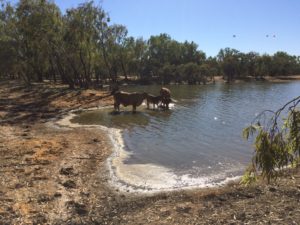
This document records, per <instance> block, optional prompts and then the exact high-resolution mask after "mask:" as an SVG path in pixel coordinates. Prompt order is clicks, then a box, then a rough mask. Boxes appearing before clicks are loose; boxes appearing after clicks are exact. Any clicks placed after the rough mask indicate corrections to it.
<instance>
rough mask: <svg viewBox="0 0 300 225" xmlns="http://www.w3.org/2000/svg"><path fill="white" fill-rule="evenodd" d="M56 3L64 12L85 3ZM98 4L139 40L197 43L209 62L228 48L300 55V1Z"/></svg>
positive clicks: (107, 0)
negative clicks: (158, 37)
mask: <svg viewBox="0 0 300 225" xmlns="http://www.w3.org/2000/svg"><path fill="white" fill-rule="evenodd" d="M54 2H55V3H56V4H57V5H58V6H59V7H60V8H61V10H62V11H63V12H64V11H65V10H66V9H67V8H70V7H76V6H77V5H78V4H80V3H83V2H85V0H68V1H63V0H54ZM95 2H96V4H100V5H101V6H102V8H103V9H104V11H106V12H108V13H109V15H110V18H111V21H112V22H113V23H116V24H122V25H125V26H126V27H127V29H128V34H129V35H130V36H133V37H143V38H144V39H148V38H149V37H150V36H151V35H158V34H160V33H167V34H169V35H170V36H171V37H172V38H173V39H175V40H177V41H180V42H183V41H185V40H188V41H194V42H195V43H197V44H198V46H199V47H198V48H199V50H202V51H204V52H205V53H206V54H207V56H215V55H217V54H218V52H219V50H220V49H221V48H225V47H230V48H235V49H237V50H240V51H242V52H249V51H255V52H258V53H260V54H263V53H268V54H273V53H275V52H277V51H285V52H288V53H289V54H292V55H300V29H299V28H300V0H102V1H95ZM267 35H268V37H267ZM234 36H235V37H234ZM273 36H275V37H273Z"/></svg>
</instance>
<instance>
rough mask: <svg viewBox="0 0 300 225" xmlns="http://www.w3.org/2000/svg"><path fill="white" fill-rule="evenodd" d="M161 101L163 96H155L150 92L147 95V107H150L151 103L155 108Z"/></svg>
mask: <svg viewBox="0 0 300 225" xmlns="http://www.w3.org/2000/svg"><path fill="white" fill-rule="evenodd" d="M160 102H161V96H160V95H159V96H154V95H150V94H148V96H147V108H148V109H149V105H150V103H152V104H153V109H154V108H155V105H158V104H159V103H160Z"/></svg>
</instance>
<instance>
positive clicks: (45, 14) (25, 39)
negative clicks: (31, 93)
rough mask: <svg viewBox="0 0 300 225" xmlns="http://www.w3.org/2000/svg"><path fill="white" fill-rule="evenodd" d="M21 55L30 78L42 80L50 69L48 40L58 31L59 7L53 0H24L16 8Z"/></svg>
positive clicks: (54, 36)
mask: <svg viewBox="0 0 300 225" xmlns="http://www.w3.org/2000/svg"><path fill="white" fill-rule="evenodd" d="M15 17H16V18H15V26H16V38H17V43H18V57H19V59H20V64H21V65H22V67H23V68H22V69H23V70H24V71H25V76H26V78H27V81H28V82H30V81H31V80H34V81H40V82H41V81H43V79H44V76H45V75H46V74H47V73H48V72H49V68H50V64H49V54H51V48H50V45H49V43H51V42H54V39H55V38H56V37H57V36H58V35H59V34H58V30H59V26H60V25H61V21H60V10H59V8H58V7H57V6H56V5H55V4H54V3H52V2H50V1H45V0H21V1H20V2H19V3H18V4H17V7H16V11H15Z"/></svg>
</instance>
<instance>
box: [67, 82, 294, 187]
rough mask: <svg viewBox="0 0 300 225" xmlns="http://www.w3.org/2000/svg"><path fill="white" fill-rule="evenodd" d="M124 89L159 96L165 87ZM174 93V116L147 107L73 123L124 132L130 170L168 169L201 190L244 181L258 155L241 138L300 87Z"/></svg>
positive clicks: (221, 87) (85, 116)
mask: <svg viewBox="0 0 300 225" xmlns="http://www.w3.org/2000/svg"><path fill="white" fill-rule="evenodd" d="M123 89H124V90H126V91H141V92H142V91H146V92H148V93H151V94H155V95H157V94H158V93H159V89H160V86H138V87H126V88H123ZM169 89H170V90H171V92H172V97H173V98H174V99H176V100H177V102H176V103H175V104H174V106H173V107H171V110H169V111H161V110H147V109H146V106H145V105H143V106H140V107H139V108H138V112H137V113H136V114H132V113H131V107H127V108H121V113H120V114H114V113H112V108H109V109H101V110H95V111H89V112H83V113H81V114H79V115H78V116H76V117H75V118H74V119H73V120H72V122H76V123H80V124H100V125H104V126H107V127H114V128H120V129H122V130H123V133H122V135H123V139H124V143H125V150H126V151H128V152H130V153H131V154H130V155H129V157H128V158H126V159H125V161H124V164H126V165H137V164H138V165H141V164H142V165H148V164H151V165H157V166H160V167H163V168H167V170H168V171H171V172H172V174H175V175H176V176H177V177H183V176H184V177H188V179H190V182H189V181H188V179H185V181H184V182H185V183H184V184H183V185H182V186H189V185H195V184H196V185H197V182H193V180H195V179H196V180H197V179H198V178H209V179H208V180H206V182H209V183H218V182H220V181H223V180H225V179H226V178H228V177H235V176H238V175H241V174H242V173H243V171H244V169H245V168H246V166H247V164H248V163H249V162H250V160H251V157H252V153H253V149H252V147H251V143H249V142H247V141H245V140H244V139H243V138H242V130H243V128H245V127H246V126H247V125H249V123H250V122H251V121H252V120H253V119H254V117H255V116H256V115H257V114H258V113H259V112H261V111H262V110H265V109H273V110H275V109H277V108H279V107H280V106H282V105H283V104H284V103H285V102H287V101H288V100H290V99H292V98H294V97H296V96H298V95H300V82H290V83H266V82H253V83H242V84H232V85H228V84H222V83H218V84H215V85H206V86H188V85H182V86H170V87H169ZM160 175H161V174H156V175H155V174H154V176H157V177H158V178H159V176H160ZM139 176H143V171H141V174H140V175H139ZM144 179H145V180H146V181H147V177H144ZM162 182H163V181H162ZM181 182H183V180H181ZM150 183H151V182H150ZM173 185H174V184H173ZM177 186H180V185H178V184H177ZM148 188H151V187H149V186H148Z"/></svg>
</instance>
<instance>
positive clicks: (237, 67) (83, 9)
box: [0, 0, 300, 88]
mask: <svg viewBox="0 0 300 225" xmlns="http://www.w3.org/2000/svg"><path fill="white" fill-rule="evenodd" d="M0 3H1V4H0V62H1V63H0V79H4V80H8V79H18V80H22V81H25V82H26V83H27V84H28V85H29V84H31V83H32V82H42V81H43V80H50V81H53V82H57V81H59V82H62V83H65V84H68V85H69V87H70V88H75V87H80V88H88V87H91V86H97V87H101V86H102V85H103V84H105V83H109V82H122V81H125V82H130V81H131V80H133V81H139V82H143V83H151V82H159V83H164V84H168V83H188V84H206V82H207V81H214V76H216V75H223V76H224V79H226V80H227V81H228V82H231V81H233V80H234V79H236V78H246V77H248V76H254V77H256V78H257V79H263V77H264V76H266V75H271V76H285V75H291V74H299V73H300V57H297V56H291V55H288V54H287V53H285V52H277V53H275V54H274V55H273V56H270V55H262V56H260V55H259V54H258V53H255V52H249V53H242V52H239V51H238V50H236V49H230V48H225V49H221V50H220V52H219V54H218V55H217V56H216V57H208V58H207V57H206V55H205V53H204V52H202V51H201V50H199V49H198V45H197V44H196V43H194V42H193V41H192V42H188V41H185V42H178V41H176V40H174V39H172V38H171V37H170V36H169V35H168V34H164V33H163V34H159V35H155V36H151V37H150V38H149V39H148V40H144V39H142V38H133V37H130V36H128V31H127V28H126V27H125V26H123V25H119V24H113V23H111V20H110V18H109V16H108V14H107V13H106V12H105V11H104V10H103V9H102V8H101V6H97V5H95V4H94V3H93V1H90V2H85V3H83V4H80V5H78V6H77V7H75V8H70V9H67V10H66V12H65V13H64V14H63V13H61V11H60V9H59V8H58V7H57V5H56V4H55V3H54V2H53V1H51V0H19V1H18V2H17V3H16V4H14V5H12V4H11V3H10V2H9V1H6V0H0Z"/></svg>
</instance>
